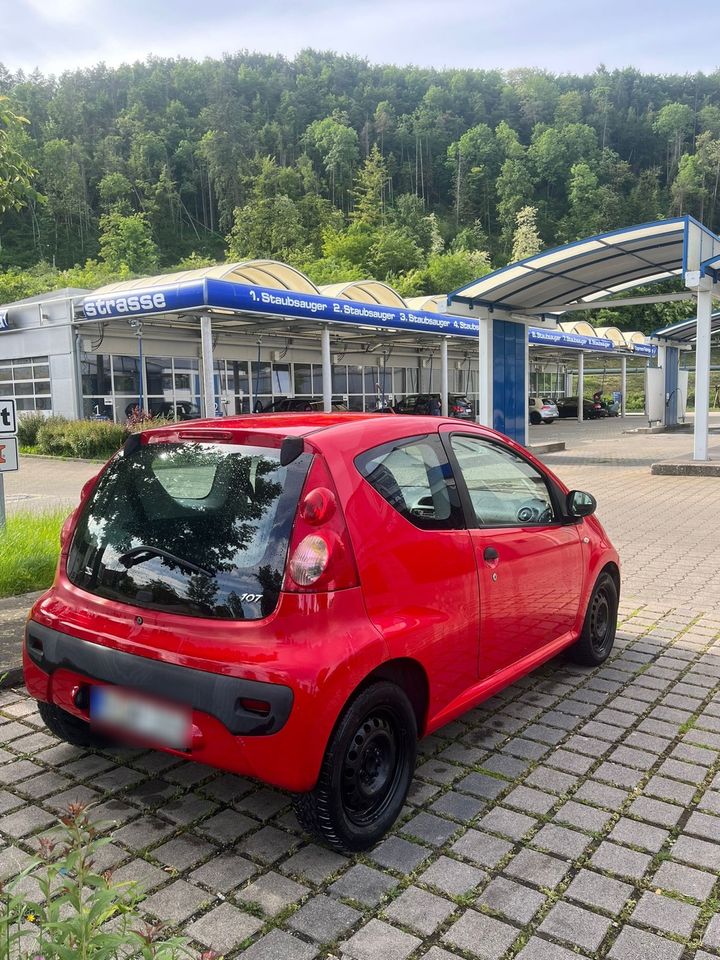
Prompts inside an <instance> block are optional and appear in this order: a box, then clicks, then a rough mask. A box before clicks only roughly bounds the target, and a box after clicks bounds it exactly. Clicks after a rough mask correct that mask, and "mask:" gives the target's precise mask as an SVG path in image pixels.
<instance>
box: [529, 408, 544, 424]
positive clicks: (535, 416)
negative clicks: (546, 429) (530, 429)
mask: <svg viewBox="0 0 720 960" xmlns="http://www.w3.org/2000/svg"><path fill="white" fill-rule="evenodd" d="M530 423H532V424H533V426H537V425H538V424H540V423H542V417H541V416H540V414H539V413H538V412H537V410H533V411H532V413H531V414H530Z"/></svg>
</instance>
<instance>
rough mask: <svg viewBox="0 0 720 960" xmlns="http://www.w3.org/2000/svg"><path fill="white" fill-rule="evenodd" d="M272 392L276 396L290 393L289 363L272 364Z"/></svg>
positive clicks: (284, 395)
mask: <svg viewBox="0 0 720 960" xmlns="http://www.w3.org/2000/svg"><path fill="white" fill-rule="evenodd" d="M272 392H273V393H274V394H275V396H277V395H278V394H280V395H281V396H283V397H286V396H287V395H288V394H289V393H290V364H289V363H274V364H273V365H272Z"/></svg>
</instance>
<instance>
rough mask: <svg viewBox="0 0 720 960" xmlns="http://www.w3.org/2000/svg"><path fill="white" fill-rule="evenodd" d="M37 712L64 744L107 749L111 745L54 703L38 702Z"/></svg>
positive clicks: (88, 725) (106, 739)
mask: <svg viewBox="0 0 720 960" xmlns="http://www.w3.org/2000/svg"><path fill="white" fill-rule="evenodd" d="M38 711H39V713H40V716H41V717H42V718H43V722H44V723H45V726H46V727H47V728H48V730H49V731H50V732H51V733H54V734H55V736H56V737H60V739H61V740H65V742H66V743H72V744H74V746H76V747H98V748H99V747H107V746H109V745H110V743H111V741H110V740H109V738H108V737H104V736H102V735H101V734H99V733H97V732H96V731H95V730H93V728H92V727H91V726H90V724H89V723H86V722H85V721H84V720H80V718H79V717H74V716H73V715H72V714H71V713H68V712H67V711H66V710H61V709H60V707H56V706H55V704H54V703H46V702H45V701H44V700H39V701H38Z"/></svg>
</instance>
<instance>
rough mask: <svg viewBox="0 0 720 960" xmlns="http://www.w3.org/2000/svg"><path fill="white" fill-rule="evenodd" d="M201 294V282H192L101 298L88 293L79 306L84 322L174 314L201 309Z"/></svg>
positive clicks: (202, 301)
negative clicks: (85, 320) (84, 318)
mask: <svg viewBox="0 0 720 960" xmlns="http://www.w3.org/2000/svg"><path fill="white" fill-rule="evenodd" d="M205 292H206V291H205V282H204V281H203V280H200V281H198V282H196V283H188V284H182V285H180V284H176V285H175V286H173V287H155V288H152V289H146V290H137V291H135V290H130V291H125V292H123V293H105V294H102V295H101V296H98V295H97V294H96V295H93V294H91V295H90V296H89V297H85V298H84V299H83V302H82V307H83V312H84V314H85V317H86V318H87V319H88V320H94V319H97V320H110V319H115V318H117V317H138V316H151V315H152V314H155V313H176V312H178V311H182V310H193V309H198V308H202V307H203V306H205V304H206V302H207V301H206V299H205Z"/></svg>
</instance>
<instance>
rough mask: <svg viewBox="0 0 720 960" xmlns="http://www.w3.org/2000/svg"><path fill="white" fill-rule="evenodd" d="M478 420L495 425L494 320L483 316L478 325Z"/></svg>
mask: <svg viewBox="0 0 720 960" xmlns="http://www.w3.org/2000/svg"><path fill="white" fill-rule="evenodd" d="M476 420H477V422H478V423H482V424H484V425H485V426H486V427H492V425H493V321H492V317H491V316H489V315H486V316H484V317H483V316H481V317H480V321H479V325H478V408H477V416H476Z"/></svg>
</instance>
